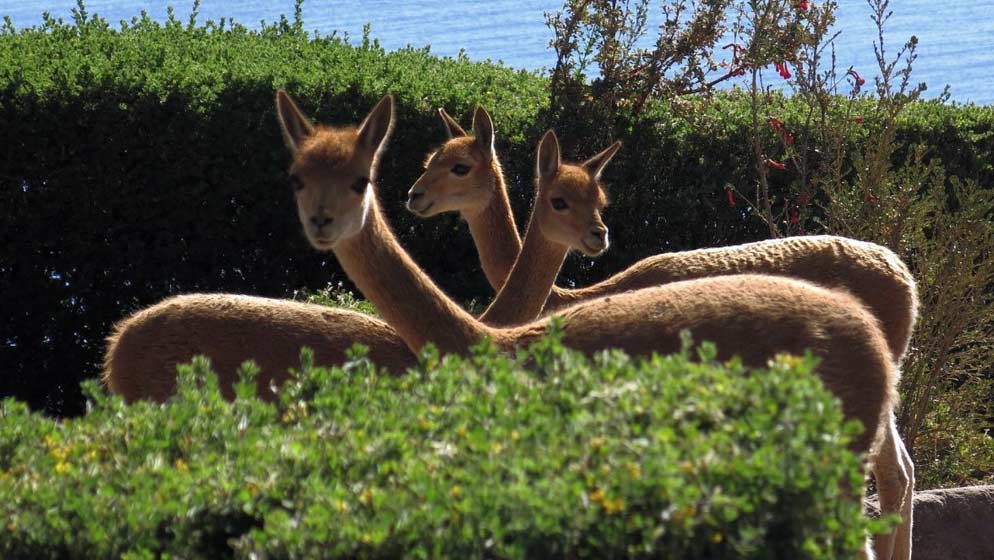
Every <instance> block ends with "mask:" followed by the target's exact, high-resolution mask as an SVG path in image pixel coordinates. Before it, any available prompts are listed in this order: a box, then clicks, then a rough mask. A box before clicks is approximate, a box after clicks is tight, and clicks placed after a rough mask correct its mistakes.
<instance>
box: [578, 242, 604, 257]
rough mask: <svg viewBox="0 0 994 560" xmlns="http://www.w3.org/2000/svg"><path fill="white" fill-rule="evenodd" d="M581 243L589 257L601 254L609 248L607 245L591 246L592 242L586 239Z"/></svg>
mask: <svg viewBox="0 0 994 560" xmlns="http://www.w3.org/2000/svg"><path fill="white" fill-rule="evenodd" d="M580 245H582V246H583V252H584V253H586V255H587V256H588V257H596V256H599V255H600V254H601V253H603V252H604V250H605V249H607V247H600V248H594V247H591V246H590V244H589V243H587V240H586V239H584V240H582V241H580Z"/></svg>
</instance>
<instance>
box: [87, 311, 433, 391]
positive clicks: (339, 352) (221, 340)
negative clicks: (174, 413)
mask: <svg viewBox="0 0 994 560" xmlns="http://www.w3.org/2000/svg"><path fill="white" fill-rule="evenodd" d="M356 342H358V343H362V344H364V345H365V346H367V347H368V348H369V357H370V359H371V360H372V361H373V362H374V363H375V364H376V365H377V366H382V367H386V368H387V369H388V370H390V371H394V372H400V371H404V370H405V369H407V368H408V367H411V366H413V365H415V364H416V363H417V360H416V358H415V356H414V354H412V353H411V351H410V350H409V349H408V348H407V346H406V345H405V344H404V341H403V340H402V339H401V338H400V337H399V336H397V333H396V332H395V331H394V330H393V329H392V328H390V327H389V326H388V325H387V324H386V323H384V322H383V321H380V320H378V319H375V318H373V317H369V316H367V315H363V314H361V313H356V312H353V311H347V310H344V309H333V308H329V307H326V306H323V305H315V304H307V303H298V302H293V301H283V300H276V299H269V298H261V297H252V296H241V295H232V294H190V295H182V296H174V297H171V298H168V299H166V300H164V301H162V302H160V303H158V304H156V305H153V306H151V307H148V308H145V309H142V310H140V311H138V312H136V313H134V314H132V315H131V316H129V317H127V318H126V319H124V320H122V321H121V322H119V323H118V324H117V325H116V326H115V327H114V331H113V334H111V335H110V337H108V339H107V352H106V354H105V356H104V373H103V379H104V383H105V384H106V385H107V388H108V389H109V390H110V391H111V392H113V393H116V394H119V395H122V396H123V397H124V398H125V400H126V401H128V402H133V401H135V400H138V399H149V400H153V401H156V402H163V401H165V400H166V399H168V398H169V397H170V396H172V395H173V394H174V393H175V392H176V364H181V363H185V362H189V361H190V360H191V359H192V358H193V357H194V356H198V355H203V356H207V357H208V358H210V360H211V366H212V369H213V370H214V371H215V372H216V373H217V376H218V384H219V386H220V389H221V391H222V393H223V394H224V396H225V397H227V398H229V399H230V398H233V397H234V383H235V382H236V381H237V380H238V368H239V366H240V365H241V364H242V362H244V361H246V360H249V359H252V360H254V361H255V363H256V364H257V365H258V366H259V369H260V372H259V376H258V378H257V379H256V386H257V394H258V395H259V397H260V398H263V399H267V400H268V399H271V398H273V397H274V396H275V393H273V391H272V390H271V388H272V387H273V386H279V385H281V384H282V383H283V382H284V381H286V380H287V379H288V378H289V373H288V371H289V369H290V368H295V367H300V348H301V347H302V346H307V347H309V348H311V349H312V350H313V351H314V362H315V363H316V364H342V363H344V362H345V361H346V359H347V356H346V350H348V349H349V348H350V347H351V346H352V345H353V343H356Z"/></svg>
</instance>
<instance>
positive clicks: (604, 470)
mask: <svg viewBox="0 0 994 560" xmlns="http://www.w3.org/2000/svg"><path fill="white" fill-rule="evenodd" d="M601 474H603V475H604V476H607V475H609V474H611V465H601Z"/></svg>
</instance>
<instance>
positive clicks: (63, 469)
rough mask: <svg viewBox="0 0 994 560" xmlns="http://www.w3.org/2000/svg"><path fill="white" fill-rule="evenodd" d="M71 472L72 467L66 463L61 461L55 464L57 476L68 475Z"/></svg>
mask: <svg viewBox="0 0 994 560" xmlns="http://www.w3.org/2000/svg"><path fill="white" fill-rule="evenodd" d="M71 470H72V465H70V464H69V463H67V462H65V461H59V462H58V463H55V472H56V474H66V473H68V472H69V471H71Z"/></svg>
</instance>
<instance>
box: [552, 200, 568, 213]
mask: <svg viewBox="0 0 994 560" xmlns="http://www.w3.org/2000/svg"><path fill="white" fill-rule="evenodd" d="M549 202H550V203H552V208H553V210H558V211H560V212H562V211H563V210H565V209H567V208H569V204H566V201H565V200H563V199H562V198H559V197H558V196H557V197H555V198H553V199H551V200H549Z"/></svg>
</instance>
